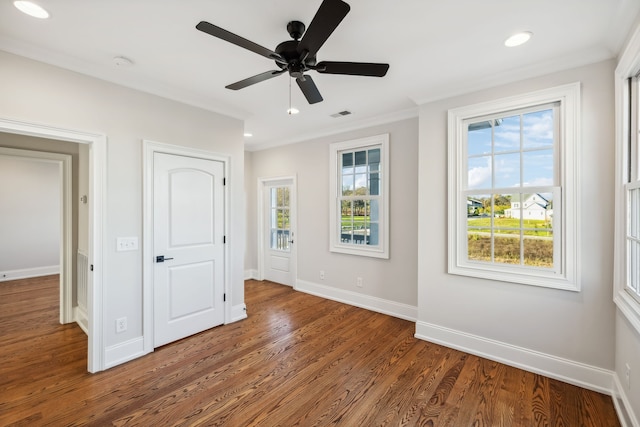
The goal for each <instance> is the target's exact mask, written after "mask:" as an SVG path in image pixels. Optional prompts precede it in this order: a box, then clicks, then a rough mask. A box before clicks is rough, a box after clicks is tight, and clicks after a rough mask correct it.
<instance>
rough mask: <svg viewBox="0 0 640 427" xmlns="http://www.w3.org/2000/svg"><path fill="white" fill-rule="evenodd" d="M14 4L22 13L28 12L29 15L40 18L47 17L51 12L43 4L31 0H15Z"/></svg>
mask: <svg viewBox="0 0 640 427" xmlns="http://www.w3.org/2000/svg"><path fill="white" fill-rule="evenodd" d="M13 5H14V6H15V7H16V8H17V9H18V10H19V11H20V12H22V13H26V14H27V15H29V16H32V17H34V18H38V19H47V18H48V17H49V12H47V11H46V10H45V9H44V8H43V7H42V6H40V5H38V4H35V3H33V2H30V1H14V2H13Z"/></svg>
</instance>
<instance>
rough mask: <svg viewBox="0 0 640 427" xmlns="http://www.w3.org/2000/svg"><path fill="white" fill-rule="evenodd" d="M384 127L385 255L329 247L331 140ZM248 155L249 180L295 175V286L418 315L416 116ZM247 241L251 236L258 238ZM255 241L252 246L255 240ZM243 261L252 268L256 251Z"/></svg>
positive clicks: (381, 130) (392, 311)
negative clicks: (358, 284) (387, 146)
mask: <svg viewBox="0 0 640 427" xmlns="http://www.w3.org/2000/svg"><path fill="white" fill-rule="evenodd" d="M382 133H389V141H390V154H389V157H390V168H391V172H390V173H391V175H390V185H391V190H390V209H391V210H390V223H391V225H390V228H391V230H390V259H388V260H381V259H374V258H368V257H362V256H355V255H346V254H338V253H332V252H329V144H330V143H332V142H338V141H346V140H351V139H357V138H363V137H366V136H371V135H377V134H382ZM251 158H252V163H253V167H252V176H251V178H250V179H253V180H254V181H256V180H257V179H258V178H270V177H277V176H284V175H296V176H297V184H298V233H297V239H296V244H297V245H298V278H297V279H298V281H297V285H296V288H298V289H301V290H305V291H313V292H315V293H319V294H322V295H323V296H326V297H329V298H334V299H341V300H343V301H347V302H350V303H355V304H357V305H361V306H367V307H369V308H372V309H376V310H378V311H385V310H386V311H387V312H389V314H395V315H401V316H404V317H410V318H411V317H413V318H414V319H415V304H416V300H417V290H416V285H415V284H416V280H417V276H416V273H417V255H416V254H417V247H418V242H417V233H416V225H417V197H418V189H417V186H416V176H417V171H418V161H417V159H418V120H417V118H412V119H407V120H402V121H399V122H395V123H389V124H385V125H379V126H375V127H371V128H368V129H362V130H358V131H353V132H347V133H342V134H339V135H334V136H329V137H323V138H318V139H314V140H310V141H306V142H301V143H298V144H293V145H287V146H284V147H277V148H272V149H267V150H262V151H255V152H253V153H251ZM251 191H252V192H253V194H251V195H249V200H251V199H253V200H254V202H252V203H254V205H255V203H256V202H255V200H256V197H257V196H256V193H255V191H256V190H255V185H254V187H253V188H251ZM255 214H256V209H255V206H254V208H253V209H251V210H250V215H251V217H250V221H249V222H250V223H253V224H255V223H257V218H256V217H255ZM252 239H253V240H252V241H251V242H255V241H256V239H255V238H252ZM249 246H251V245H249ZM253 247H254V248H253V250H254V251H255V244H254V245H253ZM247 260H252V261H253V264H252V265H250V266H247V268H249V269H256V268H257V259H256V255H255V252H254V253H253V254H252V256H250V257H247ZM320 270H324V271H325V279H324V280H320V277H319V272H320ZM356 277H362V278H363V279H364V286H363V287H362V288H358V287H356ZM378 303H379V304H378ZM376 304H378V305H376Z"/></svg>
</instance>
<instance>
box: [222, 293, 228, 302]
mask: <svg viewBox="0 0 640 427" xmlns="http://www.w3.org/2000/svg"><path fill="white" fill-rule="evenodd" d="M222 301H223V302H227V294H222Z"/></svg>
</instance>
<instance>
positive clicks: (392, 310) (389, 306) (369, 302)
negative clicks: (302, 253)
mask: <svg viewBox="0 0 640 427" xmlns="http://www.w3.org/2000/svg"><path fill="white" fill-rule="evenodd" d="M294 289H295V290H296V291H300V292H304V293H306V294H311V295H315V296H318V297H321V298H326V299H330V300H333V301H338V302H341V303H344V304H349V305H353V306H355V307H360V308H364V309H366V310H370V311H375V312H376V313H381V314H386V315H387V316H393V317H397V318H399V319H404V320H409V321H411V322H415V321H416V319H417V318H418V307H416V306H414V305H409V304H402V303H399V302H395V301H390V300H386V299H382V298H378V297H373V296H370V295H364V294H361V293H358V292H352V291H346V290H344V289H338V288H333V287H331V286H326V285H319V284H317V283H313V282H308V281H306V280H297V282H296V286H295V287H294Z"/></svg>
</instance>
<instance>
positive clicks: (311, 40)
mask: <svg viewBox="0 0 640 427" xmlns="http://www.w3.org/2000/svg"><path fill="white" fill-rule="evenodd" d="M350 9H351V7H350V6H349V5H348V4H347V3H345V2H343V1H342V0H324V1H323V2H322V4H321V5H320V8H319V9H318V11H317V12H316V16H314V17H313V20H312V21H311V24H309V27H308V28H307V31H306V32H305V33H304V36H302V40H300V44H298V53H300V54H303V53H304V52H307V55H306V56H308V57H314V56H315V55H316V53H317V52H318V50H319V49H320V48H321V47H322V45H323V44H324V42H326V41H327V39H328V38H329V36H330V35H331V33H333V31H334V30H335V29H336V27H337V26H338V25H339V24H340V22H342V20H343V19H344V17H345V16H347V13H349V10H350Z"/></svg>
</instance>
